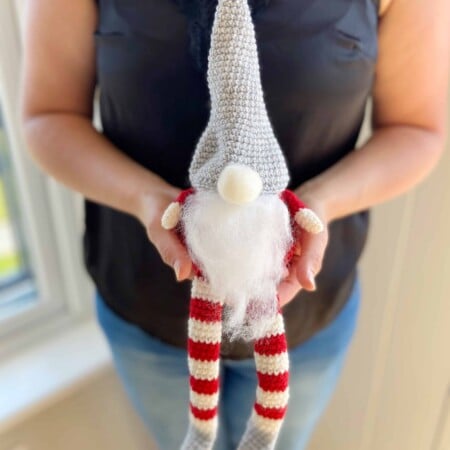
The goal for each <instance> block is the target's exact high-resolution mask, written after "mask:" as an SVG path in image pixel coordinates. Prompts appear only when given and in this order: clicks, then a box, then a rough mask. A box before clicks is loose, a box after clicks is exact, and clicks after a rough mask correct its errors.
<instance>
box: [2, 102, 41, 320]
mask: <svg viewBox="0 0 450 450" xmlns="http://www.w3.org/2000/svg"><path fill="white" fill-rule="evenodd" d="M33 278H34V277H33V273H32V270H31V265H30V261H29V258H28V254H27V248H26V243H25V239H24V233H23V229H22V225H21V217H20V205H19V203H18V200H17V192H16V189H15V184H14V175H13V170H12V166H11V159H10V155H9V147H8V140H7V136H6V130H5V127H4V121H3V114H2V110H1V108H0V321H1V320H2V319H5V317H7V316H10V315H12V314H14V312H15V311H17V310H18V308H23V307H24V306H26V305H28V304H29V303H30V302H32V301H33V300H34V299H35V298H36V286H35V284H34V281H33Z"/></svg>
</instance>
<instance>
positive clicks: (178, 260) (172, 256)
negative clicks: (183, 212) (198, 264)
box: [157, 230, 192, 281]
mask: <svg viewBox="0 0 450 450" xmlns="http://www.w3.org/2000/svg"><path fill="white" fill-rule="evenodd" d="M157 248H158V251H159V253H160V255H161V258H162V259H163V261H164V262H165V263H166V264H167V265H169V266H171V267H172V268H173V270H174V272H175V277H176V279H177V281H182V280H186V279H188V278H189V277H190V276H191V271H192V261H191V258H190V256H189V253H188V252H187V250H186V247H185V246H183V244H182V243H181V242H180V240H179V239H178V237H177V236H176V235H175V233H173V232H172V231H167V230H165V231H164V232H163V233H161V236H160V239H159V240H158V243H157Z"/></svg>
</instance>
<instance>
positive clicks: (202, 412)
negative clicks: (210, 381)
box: [190, 403, 217, 420]
mask: <svg viewBox="0 0 450 450" xmlns="http://www.w3.org/2000/svg"><path fill="white" fill-rule="evenodd" d="M190 406H191V412H192V415H193V416H194V417H195V418H197V419H200V420H210V419H213V418H214V417H215V416H216V415H217V406H216V407H215V408H212V409H199V408H196V407H195V406H192V403H191V405H190Z"/></svg>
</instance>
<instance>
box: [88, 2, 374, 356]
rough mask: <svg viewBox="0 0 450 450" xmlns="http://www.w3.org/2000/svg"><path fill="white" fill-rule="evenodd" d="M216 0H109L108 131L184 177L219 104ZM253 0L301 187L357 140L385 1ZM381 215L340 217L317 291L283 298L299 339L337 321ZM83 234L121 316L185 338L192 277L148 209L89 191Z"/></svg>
mask: <svg viewBox="0 0 450 450" xmlns="http://www.w3.org/2000/svg"><path fill="white" fill-rule="evenodd" d="M216 3H217V0H215V1H213V0H192V1H184V2H183V1H182V0H145V1H144V0H100V1H99V3H98V12H99V20H98V26H97V29H96V31H95V33H94V39H95V43H96V51H97V54H96V64H97V83H98V86H99V88H100V113H101V119H102V126H103V133H104V135H105V136H106V137H107V138H109V139H110V140H111V142H112V143H113V144H115V145H116V146H117V147H118V148H119V149H120V150H121V151H123V152H125V153H126V154H127V155H129V156H130V157H131V158H132V159H133V160H135V161H137V162H138V163H140V164H141V165H143V166H145V167H146V168H148V169H149V170H151V171H153V172H155V173H157V174H159V175H160V176H161V177H162V178H164V179H165V180H166V181H168V182H169V183H171V184H173V185H175V186H178V187H179V188H181V189H183V188H186V187H188V186H189V180H188V167H189V164H190V161H191V158H192V154H193V151H194V148H195V145H196V142H197V140H198V138H199V137H200V134H201V132H202V131H203V129H204V128H205V126H206V123H207V121H208V116H209V95H208V87H207V82H206V55H207V51H208V48H209V33H210V30H211V28H210V27H211V23H212V13H213V12H214V7H215V5H216ZM185 4H186V5H189V6H184V5H185ZM249 4H250V6H251V8H252V15H253V20H254V24H255V32H256V37H257V44H258V52H259V60H260V68H261V81H262V85H263V90H264V96H265V100H266V105H267V111H268V114H269V117H270V119H271V122H272V125H273V129H274V132H275V134H276V136H277V139H278V140H279V142H280V145H281V148H282V149H283V151H284V153H285V157H286V161H287V164H288V168H289V171H290V175H291V181H290V184H289V186H288V187H289V188H290V189H295V188H296V187H298V186H299V185H300V184H301V183H303V182H304V181H306V180H308V179H309V178H311V177H314V176H315V175H317V174H319V173H321V172H322V171H324V170H326V169H327V168H328V167H330V166H332V165H333V164H335V163H336V162H337V161H338V160H339V159H341V158H342V157H343V156H345V155H346V154H348V153H349V152H351V151H353V150H354V146H355V143H356V140H357V137H358V134H359V132H360V128H361V124H362V120H363V115H364V108H365V103H366V99H367V97H368V95H369V94H370V92H371V88H372V84H373V80H374V75H375V64H376V59H377V53H378V46H377V26H378V0H332V1H330V0H270V1H267V0H262V1H261V0H260V1H257V0H249ZM357 176H358V174H355V177H357ZM368 226H369V210H365V211H362V212H358V213H356V214H351V215H348V216H346V217H344V218H340V219H337V220H334V221H332V222H331V223H330V225H329V232H330V235H329V242H328V247H327V249H326V252H325V257H324V261H323V265H322V270H321V271H320V273H319V274H318V276H317V277H316V283H317V290H316V291H314V292H308V291H306V290H301V291H300V292H299V293H298V295H297V296H296V298H295V299H294V300H293V301H292V302H291V303H289V304H288V305H287V306H286V307H285V308H284V314H285V319H286V330H287V336H288V342H289V346H290V347H292V346H295V345H297V344H299V343H301V342H303V341H305V340H306V339H307V338H309V337H310V336H311V335H313V334H314V333H315V332H316V331H318V330H320V329H321V328H322V327H324V326H325V325H326V324H327V323H328V322H330V321H331V320H332V319H333V318H334V316H335V315H336V314H337V313H338V312H339V311H340V309H341V308H342V307H343V305H344V304H345V302H346V301H347V299H348V298H349V295H350V292H351V289H352V287H353V283H354V281H355V276H356V275H357V263H358V260H359V258H360V255H361V253H362V250H363V248H364V245H365V242H366V238H367V233H368ZM83 246H84V258H85V264H86V267H87V270H88V273H89V274H90V276H91V278H92V279H93V281H94V283H95V284H96V286H97V288H98V290H99V292H100V294H101V296H102V297H103V298H104V300H105V301H106V303H107V304H108V305H109V306H110V307H111V308H112V309H113V310H114V311H115V312H116V313H117V314H119V315H120V316H122V317H123V318H124V319H126V320H128V321H130V322H132V323H134V324H136V325H137V326H139V327H141V328H142V329H143V330H145V331H146V332H148V333H149V334H151V335H152V336H155V337H157V338H159V339H161V340H163V341H164V342H166V343H169V344H172V345H175V346H179V347H185V346H186V340H187V318H188V308H189V297H190V282H189V281H184V282H181V283H177V282H176V280H175V276H174V272H173V270H172V269H171V268H170V267H168V266H167V265H165V264H164V263H163V262H162V260H161V258H160V256H159V254H158V252H157V251H156V249H155V248H154V246H153V245H152V244H151V243H150V242H149V240H148V238H147V236H146V233H145V229H144V227H143V226H142V225H141V224H140V223H139V221H138V220H136V219H135V218H134V217H132V216H130V215H128V214H125V213H122V212H119V211H118V210H114V209H112V208H109V207H107V206H104V205H102V204H98V203H95V202H92V201H89V200H85V231H84V235H83ZM251 353H252V348H251V345H250V344H245V343H242V342H237V343H233V344H230V343H228V342H225V343H224V345H223V346H222V355H223V356H224V357H230V358H243V357H249V356H251Z"/></svg>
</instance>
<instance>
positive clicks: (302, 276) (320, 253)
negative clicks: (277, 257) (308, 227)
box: [294, 232, 328, 291]
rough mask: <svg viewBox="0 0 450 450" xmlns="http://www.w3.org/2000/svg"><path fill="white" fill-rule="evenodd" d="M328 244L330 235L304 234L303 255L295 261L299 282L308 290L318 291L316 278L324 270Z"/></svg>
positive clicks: (302, 239)
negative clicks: (324, 258) (323, 264)
mask: <svg viewBox="0 0 450 450" xmlns="http://www.w3.org/2000/svg"><path fill="white" fill-rule="evenodd" d="M327 242H328V233H324V232H322V233H318V234H311V233H303V236H302V238H301V246H302V253H301V255H300V256H299V257H297V258H296V260H295V266H294V267H295V273H296V276H297V280H298V282H299V283H300V284H301V285H302V286H303V287H304V288H305V289H307V290H310V291H314V290H315V289H316V286H315V281H314V278H315V277H316V275H317V274H318V273H319V272H320V270H321V268H322V262H323V257H324V254H325V249H326V246H327Z"/></svg>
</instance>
